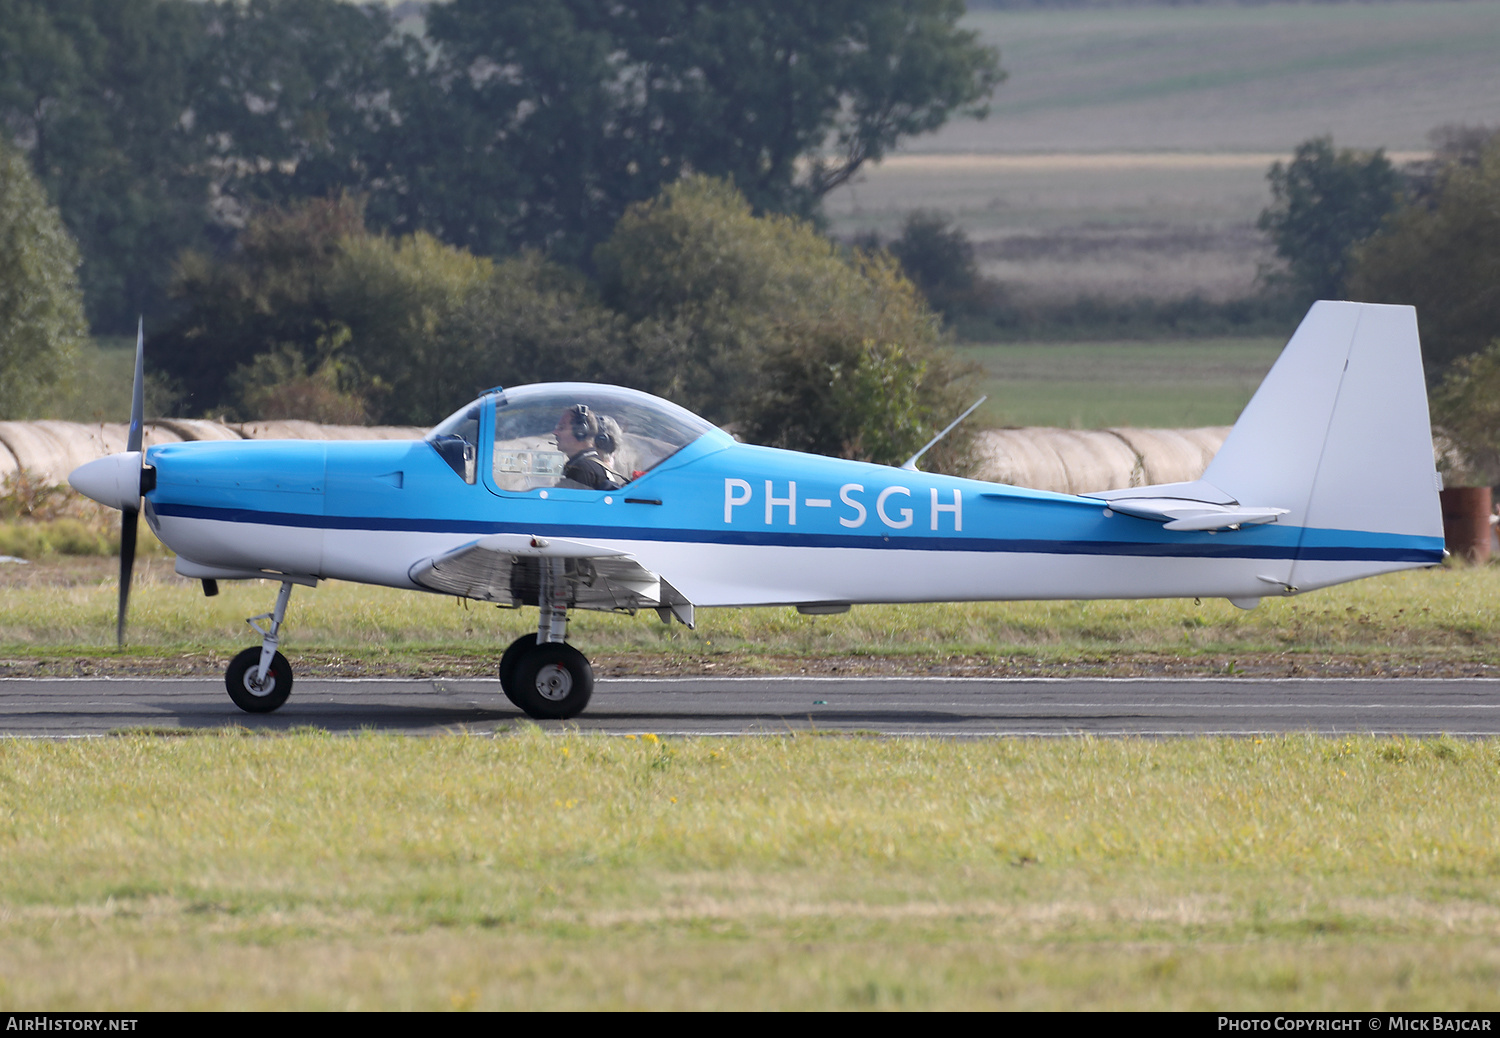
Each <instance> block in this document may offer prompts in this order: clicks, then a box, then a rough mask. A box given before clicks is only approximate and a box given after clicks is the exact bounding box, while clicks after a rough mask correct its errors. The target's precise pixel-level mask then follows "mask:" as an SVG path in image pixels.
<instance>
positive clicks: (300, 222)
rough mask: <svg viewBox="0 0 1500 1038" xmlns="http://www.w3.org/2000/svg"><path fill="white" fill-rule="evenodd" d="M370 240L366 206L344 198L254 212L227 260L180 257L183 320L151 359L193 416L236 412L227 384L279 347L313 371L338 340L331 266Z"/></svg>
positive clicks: (155, 341)
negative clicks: (355, 242)
mask: <svg viewBox="0 0 1500 1038" xmlns="http://www.w3.org/2000/svg"><path fill="white" fill-rule="evenodd" d="M365 233H366V231H365V224H364V210H363V206H362V204H361V203H360V201H359V200H358V199H354V198H350V197H349V196H347V195H342V196H338V197H335V198H331V199H317V200H313V201H309V202H304V203H302V204H300V205H297V206H291V207H287V208H266V209H263V210H261V211H259V212H257V213H256V214H255V215H254V216H252V217H251V219H250V221H249V223H248V224H247V225H246V227H245V230H244V231H243V232H242V233H241V235H240V238H239V243H238V248H237V250H236V251H235V252H234V253H233V254H231V255H230V256H228V257H225V258H222V259H220V258H216V257H215V256H213V255H212V254H209V253H203V252H195V251H189V252H186V253H184V254H183V255H182V257H181V258H180V260H179V262H178V265H177V274H176V278H175V280H174V282H173V285H172V292H173V295H174V297H175V298H176V299H177V300H178V302H179V305H180V311H181V315H180V317H179V318H178V320H177V321H176V322H175V323H174V324H172V325H171V326H170V327H169V328H168V329H167V330H166V331H164V332H162V333H161V334H159V335H156V336H153V337H152V340H151V343H150V349H149V350H148V353H147V356H148V359H149V360H150V362H151V363H152V364H153V365H154V366H156V367H158V368H159V369H160V370H161V371H162V372H163V373H164V374H166V375H167V376H169V378H170V379H171V380H172V382H173V383H174V384H175V385H176V387H177V388H178V390H179V391H180V393H181V398H180V401H179V406H181V407H183V408H185V409H186V410H187V411H188V412H189V413H206V412H207V411H209V410H210V409H214V408H223V407H233V406H235V404H236V401H235V399H234V395H233V394H232V393H231V391H230V386H229V378H230V376H231V375H232V374H233V373H234V372H235V370H236V369H237V368H239V367H240V366H242V365H248V364H251V363H252V362H254V360H255V358H256V357H257V356H258V355H260V354H264V353H272V352H275V351H277V350H279V349H281V348H283V347H287V348H290V349H292V350H293V351H295V352H297V353H298V354H299V355H300V356H301V358H302V362H303V364H304V366H305V367H307V368H308V369H309V370H316V368H317V366H318V364H319V363H320V362H321V360H323V359H325V358H324V357H323V356H321V355H320V350H322V349H326V348H327V346H328V343H330V342H332V341H333V340H332V339H329V338H328V336H330V335H331V334H333V333H334V332H336V328H335V325H336V323H337V316H336V315H335V314H334V312H333V310H332V309H331V307H330V305H329V300H328V288H329V284H328V283H329V278H330V276H331V274H332V272H333V268H334V264H335V263H336V262H337V260H338V259H339V257H340V256H341V255H342V254H343V252H344V249H345V247H346V244H347V242H348V241H349V240H350V239H357V238H359V237H361V236H363V235H364V234H365ZM320 343H321V344H322V345H321V346H320Z"/></svg>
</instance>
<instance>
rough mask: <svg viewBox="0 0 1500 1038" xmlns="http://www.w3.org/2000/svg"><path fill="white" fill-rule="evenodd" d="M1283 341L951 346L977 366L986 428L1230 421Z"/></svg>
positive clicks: (1173, 425) (1147, 425)
mask: <svg viewBox="0 0 1500 1038" xmlns="http://www.w3.org/2000/svg"><path fill="white" fill-rule="evenodd" d="M1285 345H1286V343H1285V342H1284V341H1283V340H1280V339H1268V338H1255V339H1200V340H1186V341H1182V342H1165V343H1151V342H1100V343H1061V342H1057V343H1052V342H1048V343H992V344H988V345H973V346H964V347H961V348H960V349H959V351H958V352H959V354H960V355H961V356H962V357H964V358H965V359H966V360H970V361H973V362H975V363H977V364H979V365H980V367H981V368H982V369H983V378H982V381H981V390H982V391H983V392H985V393H987V394H989V397H990V399H989V401H988V402H987V403H986V404H985V405H984V407H983V408H982V409H981V410H980V412H979V418H980V420H981V421H982V422H984V423H985V424H988V425H992V426H1007V425H1021V426H1025V425H1055V426H1071V427H1073V428H1082V429H1094V428H1107V427H1110V426H1124V425H1130V426H1135V427H1137V428H1183V427H1193V426H1203V425H1232V424H1233V423H1234V421H1235V419H1236V418H1237V417H1238V416H1239V413H1240V411H1241V410H1242V409H1243V408H1244V406H1245V404H1247V403H1248V402H1249V400H1250V397H1251V396H1252V395H1253V394H1254V392H1255V389H1256V387H1257V386H1259V385H1260V381H1261V379H1262V378H1264V377H1265V374H1266V372H1267V371H1269V370H1270V368H1271V365H1272V363H1274V362H1275V360H1276V357H1277V356H1278V354H1279V353H1280V351H1281V349H1282V347H1283V346H1285Z"/></svg>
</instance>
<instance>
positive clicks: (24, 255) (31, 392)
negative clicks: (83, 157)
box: [0, 141, 86, 418]
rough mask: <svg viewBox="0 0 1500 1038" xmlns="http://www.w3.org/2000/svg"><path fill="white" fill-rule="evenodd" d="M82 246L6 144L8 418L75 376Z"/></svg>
mask: <svg viewBox="0 0 1500 1038" xmlns="http://www.w3.org/2000/svg"><path fill="white" fill-rule="evenodd" d="M77 267H78V249H77V246H75V245H74V243H73V239H72V238H71V237H69V235H68V232H67V230H66V229H65V228H64V227H63V224H62V220H61V218H60V217H59V216H58V213H57V210H56V209H55V208H54V207H53V206H51V205H50V204H48V202H47V196H46V193H45V192H44V191H43V190H42V188H41V185H39V184H38V183H37V182H36V179H35V178H34V177H33V176H32V175H31V170H30V169H29V168H28V167H27V163H26V160H25V159H24V158H22V157H21V155H20V154H19V153H18V152H16V150H15V149H13V148H11V147H9V146H7V145H6V144H5V143H4V142H3V141H0V418H22V417H26V416H27V415H28V414H30V413H31V412H32V408H33V405H34V402H35V399H36V395H37V393H38V391H39V390H41V389H42V388H43V387H46V386H48V385H51V384H54V383H56V382H57V381H59V380H60V379H62V378H64V377H66V376H67V375H69V374H70V367H71V364H72V359H73V352H74V350H75V349H76V348H77V347H78V345H79V344H80V343H81V342H82V340H83V338H84V335H85V333H86V329H85V326H84V321H83V300H82V297H81V294H80V292H79V290H78V277H77Z"/></svg>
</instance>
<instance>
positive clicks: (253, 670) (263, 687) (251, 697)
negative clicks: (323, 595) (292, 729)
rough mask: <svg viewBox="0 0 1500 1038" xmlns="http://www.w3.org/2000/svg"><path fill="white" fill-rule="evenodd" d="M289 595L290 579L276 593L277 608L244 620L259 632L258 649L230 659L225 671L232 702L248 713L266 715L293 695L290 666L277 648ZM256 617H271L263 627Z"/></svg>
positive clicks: (290, 588)
mask: <svg viewBox="0 0 1500 1038" xmlns="http://www.w3.org/2000/svg"><path fill="white" fill-rule="evenodd" d="M291 597H292V582H291V581H289V580H288V581H284V582H283V583H282V585H281V591H280V593H278V594H277V596H276V607H275V608H274V609H273V610H272V611H271V612H269V613H261V614H260V615H259V616H252V617H251V618H250V619H249V620H247V621H245V622H246V623H248V624H249V625H250V626H251V627H254V628H255V629H256V630H257V631H259V632H260V633H261V637H262V641H261V643H260V647H259V648H255V647H253V646H252V647H251V648H248V649H246V650H245V651H244V652H242V653H240V654H239V655H238V656H236V657H235V658H234V659H232V660H230V661H229V668H228V669H227V670H225V671H224V687H225V688H227V689H228V690H229V698H230V699H232V700H234V705H235V706H237V707H239V708H240V709H241V710H244V711H245V712H246V713H251V714H269V713H270V712H271V711H272V710H275V709H276V708H277V707H279V706H280V705H281V704H282V703H285V702H286V697H287V696H289V695H291V694H292V665H291V664H290V663H288V662H287V661H286V657H285V656H283V655H282V654H281V653H279V652H277V651H276V646H277V644H278V643H279V642H280V641H281V622H282V621H283V620H285V619H286V604H287V600H288V599H290V598H291ZM257 620H270V621H271V629H270V630H266V628H264V627H262V626H261V625H260V624H258V623H256V622H255V621H257Z"/></svg>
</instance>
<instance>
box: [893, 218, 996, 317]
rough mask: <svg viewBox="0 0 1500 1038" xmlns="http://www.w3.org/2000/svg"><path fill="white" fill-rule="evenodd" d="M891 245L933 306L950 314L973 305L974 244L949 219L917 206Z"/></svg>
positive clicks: (975, 285)
mask: <svg viewBox="0 0 1500 1038" xmlns="http://www.w3.org/2000/svg"><path fill="white" fill-rule="evenodd" d="M890 249H891V253H892V254H893V255H894V256H895V257H896V259H898V260H900V261H901V269H902V270H903V271H905V272H906V276H907V277H909V278H911V280H912V281H913V282H914V283H915V284H916V286H917V287H918V288H919V289H921V290H922V294H923V295H924V296H926V297H927V301H928V302H929V303H931V304H932V305H933V306H934V307H935V308H937V309H939V310H942V311H943V312H944V313H946V314H948V315H949V316H950V317H952V316H954V315H956V314H957V313H959V312H960V311H963V310H966V309H969V308H970V307H972V306H973V304H974V302H975V294H976V290H977V289H978V288H979V267H978V266H977V265H976V264H975V262H974V246H973V244H972V243H971V242H970V241H969V238H968V235H966V234H964V232H963V229H962V228H960V227H955V226H954V225H953V223H952V221H950V220H948V219H947V218H946V217H944V216H942V215H940V214H938V213H929V212H925V211H922V210H917V211H916V212H913V213H911V214H910V215H909V216H907V218H906V223H905V224H904V225H903V226H902V228H901V237H899V238H897V239H896V240H895V241H893V242H891V246H890Z"/></svg>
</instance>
